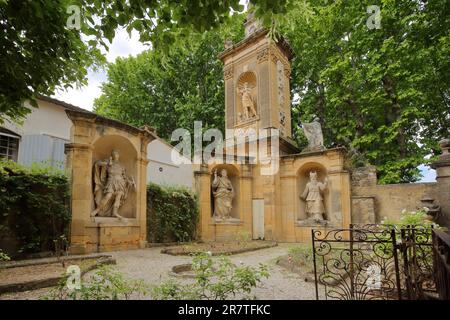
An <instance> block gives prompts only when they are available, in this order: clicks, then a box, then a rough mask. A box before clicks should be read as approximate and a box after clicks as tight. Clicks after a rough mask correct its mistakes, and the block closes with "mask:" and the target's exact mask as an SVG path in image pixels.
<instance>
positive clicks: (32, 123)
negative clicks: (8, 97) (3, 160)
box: [4, 100, 72, 168]
mask: <svg viewBox="0 0 450 320" xmlns="http://www.w3.org/2000/svg"><path fill="white" fill-rule="evenodd" d="M25 106H27V107H28V108H30V110H31V112H30V113H29V114H28V115H27V117H26V118H25V120H24V121H23V123H21V124H17V123H5V125H4V127H5V128H7V129H9V130H11V131H14V132H16V133H17V134H19V135H20V136H21V139H20V142H19V154H18V160H17V162H19V163H21V164H24V165H27V166H29V165H31V164H32V163H34V162H45V163H47V164H49V165H53V166H55V167H59V168H63V167H64V161H65V155H64V144H65V143H67V142H69V141H70V128H71V126H72V122H71V121H70V120H69V118H68V117H67V115H66V112H65V109H64V108H63V107H61V106H59V105H57V104H54V103H51V102H47V101H42V100H38V106H39V108H34V107H32V106H31V105H30V104H29V103H28V102H26V103H25Z"/></svg>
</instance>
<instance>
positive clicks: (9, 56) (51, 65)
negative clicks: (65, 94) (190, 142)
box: [0, 0, 285, 122]
mask: <svg viewBox="0 0 450 320" xmlns="http://www.w3.org/2000/svg"><path fill="white" fill-rule="evenodd" d="M251 2H252V3H255V4H261V9H264V10H260V11H259V12H264V14H265V15H267V16H270V12H271V10H274V11H275V12H277V11H279V10H280V9H279V8H281V7H282V6H283V4H284V2H285V1H273V2H275V4H271V2H272V1H270V0H252V1H251ZM71 6H77V7H78V8H79V13H80V15H79V17H80V19H79V20H80V23H79V28H73V26H74V24H70V23H69V24H68V21H69V22H72V21H75V22H76V19H77V18H76V17H74V14H77V13H78V12H77V11H74V10H73V9H71V8H73V7H71ZM242 9H243V7H242V6H241V5H240V4H239V0H220V1H209V0H197V1H191V0H179V1H170V0H127V1H125V0H0V34H1V36H0V52H1V55H0V69H1V70H2V73H1V74H0V122H2V121H3V120H4V119H5V118H12V119H20V118H22V117H23V116H24V115H25V114H26V113H27V112H28V111H29V110H28V109H27V108H25V107H24V106H23V102H24V101H25V100H31V102H32V103H33V104H34V105H35V106H36V102H35V98H36V97H37V96H38V95H40V94H42V95H51V94H53V93H54V91H55V89H56V88H68V87H71V86H73V85H77V86H80V85H84V84H86V81H87V78H86V76H87V71H86V70H87V68H88V67H97V66H99V65H101V64H103V63H104V62H105V58H104V56H102V55H101V54H100V50H99V48H102V47H103V48H106V49H107V47H108V41H109V42H112V40H113V38H114V35H115V32H116V30H117V29H118V28H119V27H123V28H126V29H127V30H128V31H129V32H131V31H132V30H136V31H138V32H139V33H140V39H141V41H143V42H151V43H152V44H153V45H154V46H156V47H160V48H161V49H162V50H163V51H168V48H170V47H171V46H172V44H173V43H176V42H177V41H178V40H182V39H183V38H184V37H187V36H188V35H190V34H191V33H192V32H203V31H206V30H210V29H212V28H216V27H217V26H219V25H220V24H221V23H223V22H224V21H225V20H226V19H227V18H228V17H229V15H230V13H231V12H232V10H236V11H239V10H242ZM266 20H268V19H266ZM82 36H83V37H82Z"/></svg>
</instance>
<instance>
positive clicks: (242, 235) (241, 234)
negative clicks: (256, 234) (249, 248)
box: [234, 230, 252, 245]
mask: <svg viewBox="0 0 450 320" xmlns="http://www.w3.org/2000/svg"><path fill="white" fill-rule="evenodd" d="M234 240H235V241H237V242H238V243H242V244H244V245H246V244H248V243H249V242H250V241H252V234H251V233H250V232H248V231H245V230H241V231H238V232H237V233H236V235H235V237H234Z"/></svg>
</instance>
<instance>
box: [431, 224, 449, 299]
mask: <svg viewBox="0 0 450 320" xmlns="http://www.w3.org/2000/svg"><path fill="white" fill-rule="evenodd" d="M433 262H434V263H433V265H434V269H433V270H434V275H435V279H436V287H437V288H436V290H437V293H438V295H439V299H442V300H450V235H448V234H446V233H444V232H442V231H439V230H433Z"/></svg>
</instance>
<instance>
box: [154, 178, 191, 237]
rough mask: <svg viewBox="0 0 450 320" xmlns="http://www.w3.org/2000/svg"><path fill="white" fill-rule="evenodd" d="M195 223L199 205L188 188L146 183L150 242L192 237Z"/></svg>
mask: <svg viewBox="0 0 450 320" xmlns="http://www.w3.org/2000/svg"><path fill="white" fill-rule="evenodd" d="M197 222H198V204H197V200H196V198H195V195H193V194H192V192H191V191H190V190H188V189H185V188H181V187H162V186H159V185H157V184H153V183H150V184H149V185H148V187H147V229H148V233H147V237H148V240H149V241H150V242H172V241H181V242H185V241H190V240H193V239H194V238H195V235H196V230H197Z"/></svg>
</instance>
